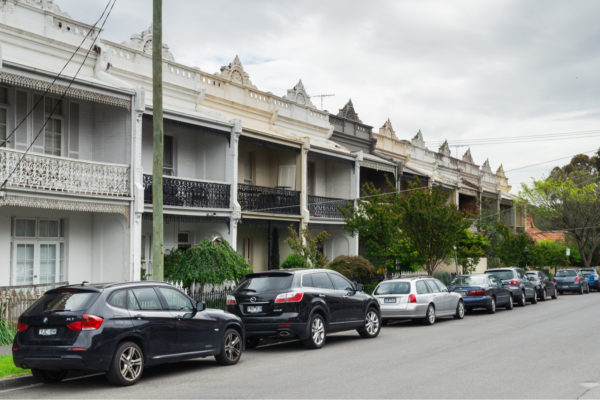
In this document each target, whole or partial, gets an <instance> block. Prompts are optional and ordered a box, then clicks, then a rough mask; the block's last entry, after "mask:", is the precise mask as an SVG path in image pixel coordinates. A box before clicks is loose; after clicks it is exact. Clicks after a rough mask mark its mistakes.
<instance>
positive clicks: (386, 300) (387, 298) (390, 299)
mask: <svg viewBox="0 0 600 400" xmlns="http://www.w3.org/2000/svg"><path fill="white" fill-rule="evenodd" d="M383 302H384V303H395V302H396V298H395V297H385V298H384V299H383Z"/></svg>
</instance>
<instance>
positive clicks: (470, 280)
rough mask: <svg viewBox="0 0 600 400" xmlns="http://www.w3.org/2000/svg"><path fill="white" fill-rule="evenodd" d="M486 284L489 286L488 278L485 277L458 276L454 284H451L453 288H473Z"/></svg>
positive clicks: (453, 280) (453, 281)
mask: <svg viewBox="0 0 600 400" xmlns="http://www.w3.org/2000/svg"><path fill="white" fill-rule="evenodd" d="M494 275H495V274H494ZM485 284H487V276H483V275H475V276H457V277H456V278H454V279H452V282H450V285H452V286H473V285H485Z"/></svg>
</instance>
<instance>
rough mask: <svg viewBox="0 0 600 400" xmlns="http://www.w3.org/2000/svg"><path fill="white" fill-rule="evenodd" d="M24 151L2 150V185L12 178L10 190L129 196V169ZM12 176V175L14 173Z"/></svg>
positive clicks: (0, 169)
mask: <svg viewBox="0 0 600 400" xmlns="http://www.w3.org/2000/svg"><path fill="white" fill-rule="evenodd" d="M23 153H24V152H22V151H18V150H9V149H0V182H4V180H5V179H6V178H7V177H8V181H7V182H6V186H7V187H13V188H26V189H40V190H49V191H52V192H63V193H74V194H86V195H100V196H113V197H128V196H129V167H128V166H127V165H118V164H108V163H99V162H93V161H81V160H74V159H68V158H62V157H55V156H47V155H42V154H31V153H29V154H27V155H25V158H23V161H21V163H20V164H19V166H18V167H17V168H16V169H15V166H17V163H18V162H19V160H20V159H21V157H23ZM13 170H14V173H12V175H10V176H9V174H11V172H13Z"/></svg>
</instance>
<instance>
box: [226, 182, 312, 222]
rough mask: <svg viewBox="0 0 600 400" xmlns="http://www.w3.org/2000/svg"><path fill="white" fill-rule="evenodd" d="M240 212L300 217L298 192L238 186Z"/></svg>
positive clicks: (244, 185) (241, 184)
mask: <svg viewBox="0 0 600 400" xmlns="http://www.w3.org/2000/svg"><path fill="white" fill-rule="evenodd" d="M238 201H239V202H240V206H241V207H242V211H256V212H264V213H270V214H291V215H300V192H299V191H297V190H288V189H281V188H270V187H263V186H255V185H246V184H243V183H240V184H238Z"/></svg>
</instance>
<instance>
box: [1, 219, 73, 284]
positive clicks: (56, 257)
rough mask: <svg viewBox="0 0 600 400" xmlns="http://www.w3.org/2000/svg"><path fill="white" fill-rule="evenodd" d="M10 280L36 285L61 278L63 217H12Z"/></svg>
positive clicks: (62, 271)
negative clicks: (61, 218) (60, 218)
mask: <svg viewBox="0 0 600 400" xmlns="http://www.w3.org/2000/svg"><path fill="white" fill-rule="evenodd" d="M11 234H12V251H11V282H12V284H13V285H35V284H44V283H55V282H64V281H65V280H66V267H65V238H64V221H63V220H59V219H42V218H13V220H12V227H11Z"/></svg>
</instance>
